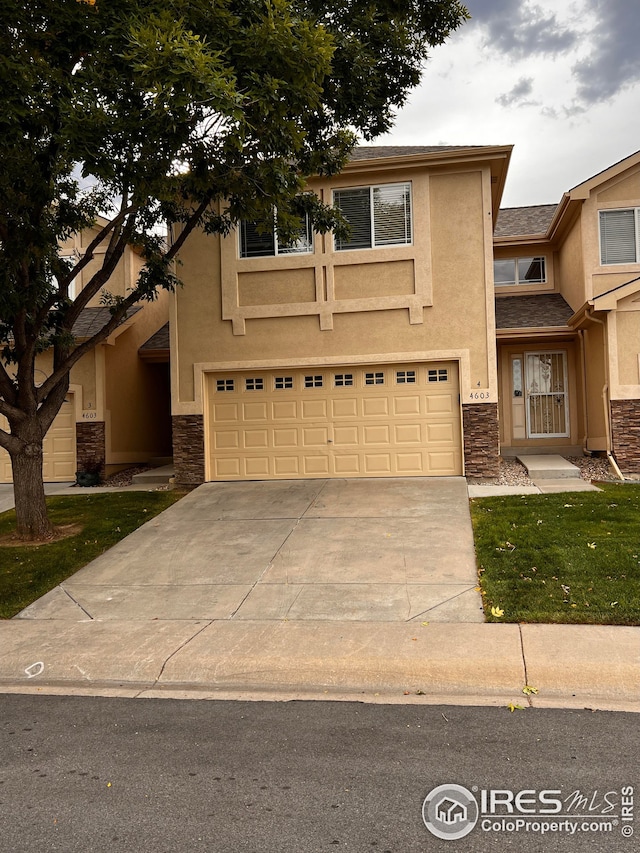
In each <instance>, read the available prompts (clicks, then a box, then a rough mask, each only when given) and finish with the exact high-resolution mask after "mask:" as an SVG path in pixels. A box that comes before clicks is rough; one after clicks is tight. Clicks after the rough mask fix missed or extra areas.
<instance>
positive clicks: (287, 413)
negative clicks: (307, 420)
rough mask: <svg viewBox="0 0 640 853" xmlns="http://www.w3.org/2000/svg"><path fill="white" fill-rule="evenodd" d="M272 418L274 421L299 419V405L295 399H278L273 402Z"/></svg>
mask: <svg viewBox="0 0 640 853" xmlns="http://www.w3.org/2000/svg"><path fill="white" fill-rule="evenodd" d="M271 419H272V420H274V421H288V420H291V421H297V420H298V407H297V404H296V401H295V400H287V401H286V402H282V401H278V402H277V403H272V404H271Z"/></svg>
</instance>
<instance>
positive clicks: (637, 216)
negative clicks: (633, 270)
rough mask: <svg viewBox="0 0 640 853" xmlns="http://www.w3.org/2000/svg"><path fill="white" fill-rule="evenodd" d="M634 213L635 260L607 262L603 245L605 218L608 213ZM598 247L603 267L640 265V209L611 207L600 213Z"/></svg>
mask: <svg viewBox="0 0 640 853" xmlns="http://www.w3.org/2000/svg"><path fill="white" fill-rule="evenodd" d="M627 211H629V212H633V214H634V216H633V227H634V230H635V234H634V237H635V241H634V242H635V259H634V260H632V261H629V260H624V261H605V260H604V257H603V256H604V252H603V251H602V250H603V245H602V239H603V234H602V223H603V220H604V218H605V217H606V215H607V214H608V213H625V212H627ZM598 246H599V250H600V265H601V266H603V267H609V266H618V265H620V264H638V263H640V207H609V208H607V209H606V210H599V211H598Z"/></svg>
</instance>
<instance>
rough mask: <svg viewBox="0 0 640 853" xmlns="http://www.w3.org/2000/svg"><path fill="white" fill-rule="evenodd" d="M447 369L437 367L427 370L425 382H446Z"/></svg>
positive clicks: (447, 377) (447, 379)
mask: <svg viewBox="0 0 640 853" xmlns="http://www.w3.org/2000/svg"><path fill="white" fill-rule="evenodd" d="M448 381H449V371H448V370H447V368H446V367H438V368H435V369H433V370H429V371H427V382H448Z"/></svg>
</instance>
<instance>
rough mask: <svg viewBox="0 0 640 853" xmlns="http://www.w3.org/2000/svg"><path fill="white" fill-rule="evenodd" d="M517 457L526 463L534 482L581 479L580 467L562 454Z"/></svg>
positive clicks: (519, 460)
mask: <svg viewBox="0 0 640 853" xmlns="http://www.w3.org/2000/svg"><path fill="white" fill-rule="evenodd" d="M516 459H517V460H518V462H521V463H522V464H523V465H524V467H525V468H526V469H527V474H528V475H529V476H530V477H531V479H532V480H533V482H534V483H535V482H536V480H572V479H580V469H579V468H578V467H577V466H576V465H572V464H571V462H568V461H567V460H566V459H563V457H562V456H555V455H553V456H551V455H546V456H545V455H535V456H517V457H516Z"/></svg>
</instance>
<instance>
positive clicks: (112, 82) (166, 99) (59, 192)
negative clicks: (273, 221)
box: [0, 0, 468, 538]
mask: <svg viewBox="0 0 640 853" xmlns="http://www.w3.org/2000/svg"><path fill="white" fill-rule="evenodd" d="M466 17H468V15H467V12H466V9H465V8H464V7H463V6H462V5H461V4H460V3H459V2H457V0H81V2H78V0H2V3H1V4H0V82H1V85H2V90H3V92H4V95H3V108H2V110H1V111H0V153H1V157H0V340H1V341H2V342H3V343H2V344H1V346H2V352H1V357H0V414H2V415H4V416H5V417H6V418H7V421H8V424H9V428H8V430H6V431H5V430H0V446H1V447H4V448H5V449H6V450H7V451H8V452H9V454H10V456H11V461H12V467H13V478H14V487H15V498H16V513H17V526H18V534H19V535H21V536H23V537H30V538H42V537H46V536H48V535H49V534H50V532H51V527H50V524H49V520H48V518H47V511H46V505H45V500H44V490H43V483H42V453H43V450H42V442H43V438H44V436H45V435H46V433H47V430H48V429H49V427H50V426H51V424H52V422H53V419H54V417H55V416H56V414H57V413H58V411H59V409H60V406H61V404H62V402H63V400H64V398H65V395H66V393H67V391H68V387H69V372H70V370H71V368H72V367H73V366H74V364H76V363H77V362H78V360H79V359H80V358H82V356H83V355H85V354H86V353H87V352H89V351H90V350H91V349H92V348H93V347H95V346H96V345H97V344H98V343H100V342H101V341H104V340H105V339H106V338H107V337H108V336H109V334H110V333H111V332H112V331H113V330H114V329H115V328H116V326H117V325H118V324H119V323H120V322H121V321H122V319H123V317H124V316H125V314H126V312H127V310H128V309H130V308H131V307H132V306H133V305H134V304H136V303H139V302H141V301H144V300H152V299H153V298H154V296H155V295H156V293H157V292H158V289H159V288H165V289H171V288H173V287H174V286H175V284H176V281H177V280H176V274H175V270H174V264H173V261H174V258H175V256H176V254H177V252H178V251H179V249H180V248H181V247H182V245H183V243H184V240H185V239H186V238H187V237H188V235H189V233H190V232H191V231H192V230H193V229H194V228H195V227H196V226H198V227H202V228H204V229H205V230H206V231H208V232H210V233H218V234H225V233H227V232H228V231H229V229H230V228H232V227H233V225H234V224H235V223H236V222H237V221H238V220H239V219H240V218H250V219H257V220H262V221H267V220H268V218H269V216H272V211H273V210H274V209H277V211H278V219H279V222H278V227H279V228H281V229H282V230H283V232H285V233H288V232H292V231H293V230H294V229H295V227H296V222H298V221H299V219H298V217H299V215H300V213H301V212H302V211H303V210H304V211H306V212H308V213H309V214H310V215H311V218H312V221H313V223H314V225H315V228H316V230H319V231H326V230H328V229H331V228H334V227H340V221H339V218H338V217H336V215H335V214H334V212H333V211H332V210H330V209H328V208H325V207H323V206H322V205H321V204H320V202H319V201H318V199H316V198H315V197H313V196H310V195H308V194H305V193H304V192H303V190H304V182H305V178H306V177H308V176H309V175H312V174H332V173H335V172H336V171H338V170H339V169H340V168H341V167H342V166H343V165H344V163H345V161H346V159H347V157H348V154H349V150H350V148H351V147H352V146H353V144H354V140H355V138H356V135H360V136H362V137H364V138H365V139H372V138H373V137H375V136H376V135H378V134H380V133H382V132H384V131H386V130H388V129H389V128H390V126H391V124H392V119H393V113H394V110H395V109H396V108H397V107H399V106H400V105H402V104H403V102H404V101H405V99H406V97H407V94H408V92H409V91H410V90H411V88H412V87H414V86H415V85H416V84H417V83H418V82H419V79H420V74H421V70H422V67H423V63H424V61H425V59H426V58H427V52H428V50H429V48H430V47H432V46H434V45H437V44H440V43H442V42H443V41H444V40H445V39H446V37H447V36H448V35H449V34H450V33H451V31H453V30H455V29H456V28H457V27H459V26H460V25H461V23H462V22H463V21H464V20H465V18H466ZM221 211H222V212H221ZM98 214H102V215H103V216H105V215H106V222H107V224H104V225H102V223H104V221H105V220H104V219H98ZM97 222H100V223H101V224H100V225H99V226H98V230H97V234H96V236H95V239H94V240H93V242H92V243H91V244H90V245H89V246H88V247H87V249H86V251H85V252H84V254H83V255H82V256H81V257H78V258H77V259H75V260H73V261H69V260H68V259H64V258H62V257H61V256H60V251H59V247H60V244H61V242H62V241H64V240H65V239H66V238H68V237H69V236H70V235H71V234H73V233H75V232H79V231H82V230H83V229H87V228H89V227H95V226H96V223H97ZM161 223H168V224H169V233H173V234H174V235H175V236H174V239H173V241H172V242H171V241H169V242H167V241H166V240H165V239H163V238H162V236H160V234H159V227H158V226H159V225H160V224H161ZM105 242H106V243H107V246H108V248H107V251H106V252H105V253H104V255H100V257H101V258H103V260H102V263H101V265H100V267H99V269H97V271H95V272H94V273H93V274H92V275H91V277H90V279H89V281H88V282H87V283H86V284H85V287H84V289H83V290H82V291H81V292H80V294H79V295H78V296H77V297H76V298H75V300H72V299H70V297H69V290H70V284H71V282H72V281H73V279H74V278H75V277H76V276H77V275H78V274H79V273H80V271H81V270H83V269H84V268H85V267H86V266H87V265H88V264H89V263H90V262H91V261H92V260H94V261H95V258H94V251H95V249H96V248H97V246H98V245H100V244H104V243H105ZM132 244H133V245H136V246H137V247H139V249H140V251H141V252H142V255H143V257H144V259H145V265H144V268H143V270H142V273H141V275H140V277H139V279H138V281H137V283H136V285H135V288H134V289H133V290H132V291H131V292H130V293H128V294H127V295H126V296H124V297H119V298H115V297H110V296H109V293H108V286H109V279H110V277H111V275H112V274H113V272H114V269H115V267H116V265H117V264H118V262H119V261H120V259H121V258H122V255H123V252H124V251H125V248H126V247H127V245H132ZM178 272H179V270H178ZM101 293H102V294H103V300H104V301H105V303H106V304H108V305H109V307H110V309H111V311H110V315H109V320H108V322H107V323H106V324H105V325H104V327H103V328H102V329H100V330H99V331H98V332H96V333H95V334H93V336H92V337H91V338H90V339H88V340H76V339H74V336H73V328H74V325H75V324H76V322H77V320H78V318H79V316H80V313H81V312H82V311H83V309H84V308H85V307H86V306H87V304H88V303H89V301H90V300H92V299H94V298H95V297H96V296H97V295H98V294H101ZM47 349H48V350H51V351H52V353H53V368H52V370H51V372H50V374H49V376H48V377H47V379H46V380H45V381H44V382H42V383H41V384H38V383H37V381H36V374H35V366H36V358H37V356H38V354H40V353H42V352H43V351H44V350H47Z"/></svg>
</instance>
